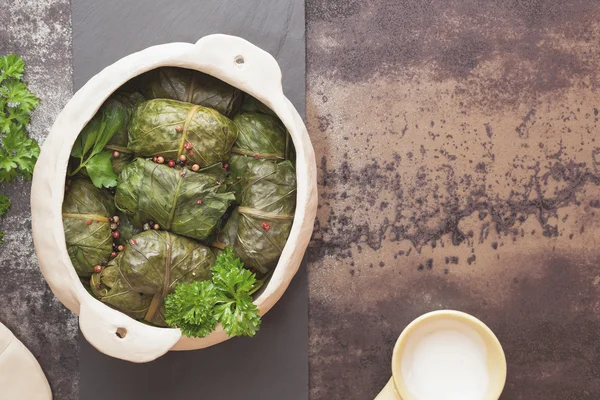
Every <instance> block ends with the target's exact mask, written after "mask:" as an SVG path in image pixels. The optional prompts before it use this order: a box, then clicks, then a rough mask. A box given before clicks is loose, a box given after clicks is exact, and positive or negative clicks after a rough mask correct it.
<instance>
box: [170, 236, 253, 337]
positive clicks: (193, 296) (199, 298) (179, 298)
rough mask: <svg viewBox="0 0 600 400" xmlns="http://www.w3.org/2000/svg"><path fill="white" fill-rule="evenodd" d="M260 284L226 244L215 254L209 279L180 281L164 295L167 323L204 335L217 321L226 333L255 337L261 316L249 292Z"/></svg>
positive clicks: (196, 335) (191, 332)
mask: <svg viewBox="0 0 600 400" xmlns="http://www.w3.org/2000/svg"><path fill="white" fill-rule="evenodd" d="M262 284H263V281H257V279H256V275H255V274H254V273H252V272H250V271H248V270H247V269H245V268H244V264H243V263H242V261H241V260H240V259H239V258H237V257H236V256H235V255H234V253H233V249H232V248H231V247H227V248H226V249H225V250H224V251H223V252H222V253H221V254H220V255H219V256H218V257H217V261H216V263H215V266H214V267H213V268H212V276H211V280H210V281H202V282H192V283H182V284H179V285H178V286H177V287H176V288H175V291H174V292H173V293H171V294H170V295H169V296H167V298H166V299H165V308H166V318H165V319H166V322H167V324H168V325H169V326H172V327H178V328H180V329H181V331H182V333H183V334H184V335H185V336H189V337H204V336H206V335H208V334H210V333H211V332H212V331H213V330H214V329H215V326H216V325H217V323H221V324H222V325H223V330H225V332H226V333H227V334H228V335H229V336H254V335H255V334H256V332H257V331H258V329H259V328H260V316H259V314H258V308H257V307H256V305H255V304H254V303H253V302H252V293H254V292H255V291H256V290H258V289H259V288H260V286H262Z"/></svg>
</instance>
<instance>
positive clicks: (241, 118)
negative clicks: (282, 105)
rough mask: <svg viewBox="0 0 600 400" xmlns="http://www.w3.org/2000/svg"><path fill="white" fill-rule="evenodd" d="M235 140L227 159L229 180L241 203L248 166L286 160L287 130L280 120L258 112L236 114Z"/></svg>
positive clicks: (234, 120)
mask: <svg viewBox="0 0 600 400" xmlns="http://www.w3.org/2000/svg"><path fill="white" fill-rule="evenodd" d="M233 122H234V123H235V125H236V126H237V128H238V138H237V141H236V142H235V144H234V146H233V148H232V150H231V153H232V154H231V157H230V158H229V171H230V172H231V176H230V181H231V184H232V185H233V186H232V187H233V190H234V191H235V192H236V200H237V201H238V202H240V199H241V197H240V196H241V192H242V190H243V188H244V186H245V184H246V181H247V180H248V179H247V174H248V170H249V169H250V164H260V163H262V162H263V161H265V162H267V161H268V162H277V161H282V160H285V158H286V148H287V145H288V143H287V141H286V138H287V130H286V129H285V126H283V124H282V123H281V121H279V118H277V117H274V116H271V115H264V114H259V113H243V114H239V115H237V116H236V117H235V118H234V119H233Z"/></svg>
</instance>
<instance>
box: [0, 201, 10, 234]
mask: <svg viewBox="0 0 600 400" xmlns="http://www.w3.org/2000/svg"><path fill="white" fill-rule="evenodd" d="M10 206H11V203H10V200H9V198H8V197H6V195H5V194H0V217H2V216H3V215H4V214H6V212H7V211H8V209H9V208H10ZM3 241H4V232H2V231H0V244H2V242H3Z"/></svg>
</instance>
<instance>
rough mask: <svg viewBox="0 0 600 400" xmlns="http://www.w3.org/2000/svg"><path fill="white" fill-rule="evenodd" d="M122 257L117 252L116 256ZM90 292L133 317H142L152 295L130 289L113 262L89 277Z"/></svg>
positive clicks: (146, 310)
mask: <svg viewBox="0 0 600 400" xmlns="http://www.w3.org/2000/svg"><path fill="white" fill-rule="evenodd" d="M120 257H123V255H122V254H119V256H117V258H120ZM90 288H91V289H92V293H94V295H95V296H96V297H97V298H98V299H100V300H101V301H102V302H104V303H107V304H110V305H111V306H113V307H114V308H116V309H117V310H119V311H121V312H124V313H125V314H127V315H129V316H130V317H132V318H135V319H142V318H144V316H145V315H146V313H147V312H148V308H149V307H150V303H151V302H152V297H153V296H152V295H148V294H144V293H140V292H136V291H135V290H132V289H131V288H130V287H129V286H128V285H127V282H126V281H125V280H124V279H123V277H122V276H121V273H120V271H119V268H118V267H117V265H115V264H114V263H113V262H111V265H109V266H107V267H106V268H104V269H103V270H102V272H101V273H94V274H93V275H92V277H91V278H90Z"/></svg>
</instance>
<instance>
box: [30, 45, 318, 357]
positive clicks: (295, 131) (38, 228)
mask: <svg viewBox="0 0 600 400" xmlns="http://www.w3.org/2000/svg"><path fill="white" fill-rule="evenodd" d="M163 66H176V67H183V68H189V69H195V70H198V71H201V72H204V73H207V74H210V75H212V76H215V77H217V78H219V79H221V80H223V81H225V82H227V83H229V84H230V85H232V86H235V87H237V88H238V89H240V90H243V91H244V92H246V93H248V94H250V95H252V96H254V97H255V98H257V99H258V100H260V101H261V102H263V103H264V104H265V105H267V106H268V107H270V108H271V109H272V110H273V111H274V112H275V113H276V114H277V115H278V116H279V118H280V119H281V121H282V122H283V123H284V124H285V126H286V127H287V129H288V130H289V132H290V135H291V137H292V140H293V142H294V145H295V147H296V152H297V158H296V174H297V181H298V191H297V193H298V194H297V206H296V213H295V216H294V223H293V226H292V229H291V232H290V235H289V238H288V241H287V243H286V245H285V247H284V249H283V253H282V254H281V258H280V260H279V263H278V264H277V267H276V268H275V271H274V273H273V275H272V278H271V279H270V281H269V282H268V283H267V284H266V286H265V287H264V290H263V291H262V293H260V295H259V296H258V298H257V299H256V300H255V303H256V305H257V306H258V308H259V310H260V313H261V315H262V314H265V313H266V312H267V311H269V310H270V309H271V307H273V305H274V304H275V303H276V302H277V301H278V300H279V299H280V298H281V296H282V295H283V292H284V291H285V290H286V288H287V287H288V285H289V283H290V281H291V280H292V278H293V277H294V275H295V274H296V272H297V271H298V268H299V266H300V262H301V260H302V257H303V255H304V252H305V250H306V247H307V246H308V242H309V240H310V237H311V234H312V230H313V223H314V219H315V214H316V209H317V182H316V163H315V156H314V151H313V147H312V144H311V142H310V138H309V136H308V133H307V131H306V127H305V126H304V123H303V121H302V119H301V117H300V115H299V114H298V112H297V111H296V109H295V108H294V106H293V105H292V104H291V103H290V101H289V100H288V99H287V98H286V97H285V95H284V94H283V90H282V86H281V70H280V68H279V65H278V64H277V62H276V61H275V59H274V58H273V57H272V56H271V55H270V54H269V53H267V52H265V51H263V50H261V49H260V48H258V47H256V46H254V45H253V44H251V43H249V42H247V41H246V40H244V39H241V38H238V37H234V36H227V35H210V36H205V37H203V38H202V39H200V40H199V41H198V42H197V43H195V44H191V43H170V44H165V45H159V46H153V47H150V48H147V49H145V50H142V51H140V52H138V53H134V54H131V55H129V56H127V57H124V58H122V59H121V60H119V61H117V62H115V63H114V64H112V65H111V66H109V67H107V68H105V69H104V70H102V71H101V72H100V73H98V74H97V75H96V76H94V77H93V78H92V79H90V80H89V81H88V82H87V83H86V84H85V85H84V86H83V87H82V88H81V89H80V90H79V91H77V93H75V95H74V96H73V98H72V99H71V100H70V101H69V102H68V103H67V105H66V106H65V108H64V109H63V110H62V112H61V113H60V114H59V115H58V117H57V118H56V121H55V123H54V125H53V127H52V130H51V131H50V134H49V135H48V138H47V139H46V142H45V143H44V145H43V148H42V151H41V154H40V157H39V160H38V163H37V166H36V168H35V172H34V176H33V186H32V192H31V209H32V218H33V221H32V225H33V238H34V243H35V249H36V253H37V257H38V261H39V264H40V267H41V270H42V273H43V274H44V277H45V278H46V280H47V281H48V284H49V285H50V287H51V289H52V291H53V292H54V294H55V295H56V297H58V298H59V299H60V301H61V302H62V303H63V304H64V305H65V306H67V307H68V308H69V309H70V310H71V311H73V312H74V313H76V314H78V315H79V325H80V327H81V331H82V332H83V335H84V336H85V337H86V339H87V340H88V341H89V342H90V343H91V344H92V345H93V346H94V347H96V348H97V349H98V350H99V351H101V352H103V353H105V354H108V355H110V356H112V357H116V358H120V359H123V360H128V361H133V362H147V361H151V360H154V359H156V358H157V357H160V356H161V355H163V354H164V353H166V352H167V351H169V350H193V349H201V348H204V347H208V346H212V345H215V344H217V343H220V342H223V341H224V340H226V339H227V338H228V337H227V335H226V334H225V332H224V331H223V330H222V328H221V327H220V326H218V327H217V329H216V330H215V331H214V332H213V333H212V334H210V335H209V336H207V337H205V338H201V339H199V338H188V337H184V336H182V335H181V331H180V330H179V329H170V328H157V327H152V326H149V325H145V324H143V323H140V322H138V321H136V320H134V319H132V318H130V317H128V316H127V315H125V314H123V313H121V312H119V311H117V310H114V309H112V308H110V307H108V306H106V305H105V304H103V303H101V302H100V301H98V300H96V299H95V298H93V297H92V296H91V295H90V294H89V293H88V292H87V291H86V289H85V288H84V286H83V285H82V284H81V283H80V280H79V278H78V276H77V274H76V273H75V269H74V268H73V265H72V264H71V260H70V259H69V256H68V253H67V247H66V243H65V235H64V232H63V222H62V214H61V208H62V203H63V198H64V191H65V175H66V172H67V163H68V161H69V154H70V152H71V148H72V146H73V144H74V142H75V140H76V138H77V136H78V135H79V133H80V131H81V129H82V128H83V127H84V126H85V125H86V123H87V122H88V121H89V120H90V119H91V118H92V117H93V116H94V114H95V113H96V111H98V109H99V108H100V106H101V105H102V103H103V102H104V101H105V100H106V99H107V98H108V97H109V96H110V95H111V94H112V93H113V92H114V91H116V90H117V89H118V88H119V87H120V86H121V85H123V84H124V83H125V82H127V81H129V80H130V79H132V78H134V77H135V76H138V75H140V74H142V73H144V72H146V71H149V70H151V69H154V68H158V67H163ZM117 333H118V334H117Z"/></svg>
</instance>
